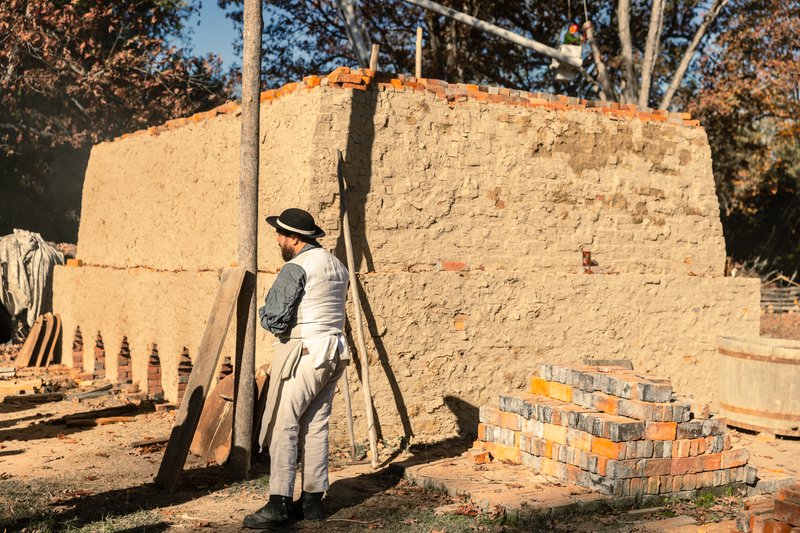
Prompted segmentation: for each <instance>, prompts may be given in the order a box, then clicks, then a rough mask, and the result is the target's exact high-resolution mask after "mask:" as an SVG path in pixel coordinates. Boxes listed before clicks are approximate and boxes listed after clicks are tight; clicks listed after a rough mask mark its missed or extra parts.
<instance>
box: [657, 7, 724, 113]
mask: <svg viewBox="0 0 800 533" xmlns="http://www.w3.org/2000/svg"><path fill="white" fill-rule="evenodd" d="M727 3H728V0H714V3H713V4H712V5H711V8H710V9H709V10H708V13H706V16H705V17H703V23H702V24H700V27H698V28H697V32H695V34H694V38H693V39H692V42H691V43H689V47H688V48H687V49H686V52H685V53H684V54H683V58H681V62H680V64H679V65H678V69H677V70H676V71H675V75H674V76H673V77H672V81H671V82H670V84H669V87H667V92H666V93H665V94H664V99H663V100H661V105H659V106H658V108H659V109H667V108H668V107H669V104H670V102H672V97H673V96H675V93H676V92H677V90H678V87H680V86H681V82H682V81H683V77H684V76H685V75H686V70H687V69H688V68H689V63H691V62H692V57H694V52H695V50H697V46H698V45H699V44H700V41H701V40H702V39H703V36H704V35H705V34H706V31H707V30H708V26H709V25H710V24H711V23H712V22H713V21H714V18H715V17H716V16H717V15H718V14H719V12H720V11H722V8H723V7H725V4H727Z"/></svg>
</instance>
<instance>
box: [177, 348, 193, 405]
mask: <svg viewBox="0 0 800 533" xmlns="http://www.w3.org/2000/svg"><path fill="white" fill-rule="evenodd" d="M191 374H192V358H191V357H189V350H188V349H187V348H186V347H184V348H183V351H182V352H181V360H180V362H179V363H178V405H180V403H181V401H183V393H184V392H186V385H188V384H189V376H190V375H191Z"/></svg>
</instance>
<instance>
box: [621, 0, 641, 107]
mask: <svg viewBox="0 0 800 533" xmlns="http://www.w3.org/2000/svg"><path fill="white" fill-rule="evenodd" d="M617 27H618V30H617V33H618V34H619V42H620V45H621V47H622V65H623V67H624V72H623V76H624V78H625V87H624V88H623V89H622V95H623V97H624V99H625V103H628V104H632V103H634V102H636V70H635V69H634V67H633V45H632V44H631V2H630V0H619V3H618V4H617Z"/></svg>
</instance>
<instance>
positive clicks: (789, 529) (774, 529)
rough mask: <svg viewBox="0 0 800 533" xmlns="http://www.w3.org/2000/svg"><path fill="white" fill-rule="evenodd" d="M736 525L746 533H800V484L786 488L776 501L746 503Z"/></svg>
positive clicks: (763, 500)
mask: <svg viewBox="0 0 800 533" xmlns="http://www.w3.org/2000/svg"><path fill="white" fill-rule="evenodd" d="M736 523H737V526H738V529H739V531H742V532H745V533H800V483H796V484H794V485H791V486H789V487H784V488H783V489H781V490H780V491H778V494H777V495H776V496H775V498H774V499H773V498H770V497H762V498H760V499H758V500H755V501H748V502H745V511H744V513H742V514H741V515H740V516H739V517H738V518H737V520H736Z"/></svg>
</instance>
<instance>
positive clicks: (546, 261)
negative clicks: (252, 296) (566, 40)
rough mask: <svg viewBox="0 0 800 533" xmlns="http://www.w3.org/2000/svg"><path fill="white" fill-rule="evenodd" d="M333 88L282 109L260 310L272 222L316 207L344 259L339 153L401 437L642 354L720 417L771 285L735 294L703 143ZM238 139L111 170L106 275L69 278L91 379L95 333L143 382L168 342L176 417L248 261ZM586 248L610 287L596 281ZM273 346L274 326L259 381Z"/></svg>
mask: <svg viewBox="0 0 800 533" xmlns="http://www.w3.org/2000/svg"><path fill="white" fill-rule="evenodd" d="M316 84H317V85H318V84H319V80H318V79H317V81H316ZM332 84H333V82H331V85H328V86H321V87H320V86H316V87H314V88H308V89H307V88H305V87H303V85H302V84H301V85H299V86H298V88H297V89H296V90H293V91H288V93H287V94H283V95H281V96H280V98H273V99H269V100H268V102H269V103H265V105H264V106H263V107H262V124H261V127H262V131H261V138H262V149H261V182H260V192H259V203H260V205H259V213H260V214H259V224H260V226H259V270H260V271H261V275H260V276H259V289H258V299H259V302H260V301H261V299H262V298H263V296H264V294H265V293H266V290H267V288H268V287H269V284H270V283H271V280H272V279H273V277H274V274H275V272H276V271H277V269H278V268H279V267H280V264H281V261H280V257H279V255H278V253H277V247H276V245H275V241H274V232H273V231H272V230H271V229H270V228H269V227H268V226H266V224H265V223H264V222H263V217H264V216H265V215H266V214H271V213H278V212H280V211H281V210H282V209H284V208H286V207H290V206H299V207H302V208H305V209H308V210H309V211H311V212H312V213H313V214H314V215H315V217H316V218H317V220H318V222H319V224H320V225H321V226H322V227H323V228H325V229H326V230H327V231H328V233H329V235H328V237H326V238H325V239H323V241H322V242H323V245H325V246H326V247H328V248H329V249H332V250H334V251H335V252H336V253H337V255H338V256H339V257H340V258H342V259H343V258H344V244H343V240H342V239H341V236H340V228H339V223H338V217H339V201H338V186H337V181H336V165H335V153H336V149H337V148H338V149H342V150H343V151H344V153H345V156H346V160H347V164H346V168H345V174H346V178H347V182H348V191H349V192H348V211H349V213H350V216H351V223H352V233H353V240H354V245H355V251H356V263H357V266H358V269H359V272H360V279H361V282H362V284H363V287H364V291H365V298H364V300H363V304H364V308H365V314H366V318H367V322H368V324H369V331H370V334H371V335H370V338H368V339H367V344H368V349H369V351H370V352H372V353H373V354H374V355H377V356H378V358H379V360H380V364H378V365H375V366H373V367H372V369H371V372H370V374H371V377H372V380H373V393H374V396H375V405H376V410H377V414H378V421H379V423H380V427H381V430H382V431H383V435H384V436H385V437H391V436H393V435H399V434H404V433H405V434H415V435H417V436H420V437H424V438H435V437H441V436H449V435H453V434H455V433H457V432H461V433H464V432H469V431H474V427H472V426H469V424H470V423H472V424H473V425H474V422H475V420H474V416H475V406H478V405H482V404H484V403H487V402H489V401H490V400H491V399H492V398H493V397H495V396H496V395H497V394H500V393H503V392H507V391H509V390H514V389H521V388H524V386H525V383H526V380H527V378H528V377H529V376H530V375H531V374H532V373H533V372H534V370H535V368H536V365H537V364H538V363H540V362H543V361H553V362H575V361H579V360H580V359H582V358H584V357H600V358H607V357H623V358H629V359H632V360H633V363H634V365H635V367H636V368H638V369H642V370H645V371H650V372H653V373H655V374H660V375H664V376H667V377H670V378H671V379H672V380H673V382H674V384H675V386H676V388H677V389H678V390H680V391H682V392H686V393H692V394H695V395H696V396H697V397H700V398H705V399H711V398H713V397H714V395H715V386H716V385H715V382H714V379H713V376H714V375H715V368H716V367H715V365H716V357H717V355H716V349H715V341H714V339H715V337H716V336H717V335H722V334H730V333H731V332H737V333H739V334H744V335H747V334H753V335H755V334H757V333H758V318H759V316H758V315H759V305H758V281H757V280H755V281H752V280H739V279H731V278H723V277H721V275H722V270H723V266H724V259H725V247H724V241H723V237H722V229H721V224H720V221H719V210H718V206H717V200H716V197H715V194H714V185H713V177H712V175H711V160H710V151H709V147H708V142H707V139H706V136H705V133H704V132H703V130H702V129H701V128H697V127H693V126H688V127H687V126H684V121H683V120H682V119H681V120H678V123H668V122H659V121H655V120H649V119H647V120H639V119H638V118H636V117H637V116H638V115H637V114H636V113H635V112H630V113H629V112H627V111H625V112H624V113H617V114H615V115H614V116H611V115H609V114H605V113H593V112H590V111H589V110H572V109H563V108H564V107H566V106H564V105H561V106H560V107H559V106H558V105H539V104H538V103H536V104H535V105H533V106H529V107H526V106H515V105H504V104H502V103H484V102H483V101H477V100H475V99H465V100H459V101H457V102H453V101H448V100H447V99H442V98H440V97H437V96H434V94H433V93H431V92H425V91H418V90H417V89H416V88H415V89H414V90H410V89H402V87H401V85H402V84H400V85H395V84H392V85H391V86H389V87H386V86H384V87H382V89H381V90H365V91H360V90H355V91H354V90H349V89H342V88H336V87H334V86H333V85H332ZM417 85H418V84H417ZM308 87H311V85H309V86H308ZM436 87H441V85H434V88H436ZM372 89H375V88H374V87H373V88H372ZM395 89H397V90H395ZM447 90H450V89H447ZM484 94H485V93H484ZM478 100H479V99H478ZM533 100H534V99H532V100H531V103H534V102H533ZM661 118H664V117H661ZM239 124H240V122H239V117H238V115H237V114H236V113H235V112H230V113H228V114H225V115H220V116H217V117H214V118H211V119H209V120H205V121H203V122H191V121H190V122H189V123H188V124H186V125H183V126H182V127H179V128H174V129H167V130H166V131H163V132H161V133H160V134H159V135H157V136H148V135H138V136H134V137H130V138H126V139H123V140H121V141H116V142H114V143H110V144H104V145H100V146H98V147H96V148H95V149H94V150H93V152H92V158H91V160H90V165H89V169H88V171H87V181H86V191H85V193H84V213H83V215H82V219H81V231H80V236H79V242H78V256H79V258H80V259H82V260H83V261H84V262H85V263H86V264H87V265H90V266H84V267H81V268H70V267H61V268H59V269H57V274H56V281H55V285H56V288H55V292H56V295H55V305H56V310H57V311H59V312H61V314H62V318H63V320H64V330H65V335H66V337H65V340H66V341H67V342H65V343H64V345H65V346H69V342H68V341H69V336H70V335H71V334H72V332H73V331H74V329H75V327H76V326H77V325H80V326H81V329H82V331H83V335H84V343H85V345H86V346H87V348H86V349H85V350H84V367H85V368H86V369H90V368H91V365H92V362H93V361H92V358H91V353H90V352H91V350H90V347H91V343H92V339H93V338H94V335H95V334H96V332H97V331H98V330H99V331H102V333H103V335H104V340H105V338H106V335H108V338H109V340H108V341H107V342H106V345H107V353H116V351H117V350H118V349H119V348H118V345H119V343H120V342H121V338H122V336H123V335H125V336H127V337H128V340H129V342H130V343H131V352H132V356H133V360H134V380H135V381H139V382H140V383H142V382H143V381H144V375H145V374H144V372H145V366H144V365H146V362H144V361H145V360H146V356H147V354H146V353H143V351H145V350H142V346H145V345H146V344H147V343H150V342H156V343H158V346H159V354H160V355H161V356H162V365H163V366H164V367H165V368H171V369H173V370H170V372H173V374H172V376H169V375H167V370H164V374H165V377H164V379H165V392H166V394H167V397H168V398H169V399H170V400H173V401H174V400H175V391H176V385H175V384H174V383H173V381H174V378H175V370H174V369H175V368H176V367H177V362H178V355H179V353H180V350H181V349H182V347H183V346H186V347H187V348H188V349H189V351H190V353H191V354H192V355H194V354H195V353H196V349H197V346H198V344H199V341H200V338H201V336H202V331H203V327H204V325H205V321H206V318H207V316H208V312H209V310H210V307H211V302H212V301H213V296H214V294H215V292H216V287H217V283H218V278H219V272H220V270H221V269H222V268H224V267H226V266H228V265H229V264H230V263H231V262H233V261H236V258H237V253H236V210H237V195H238V185H237V183H238V158H239V147H238V146H239V145H238V139H239V134H240V131H239V127H240V126H239ZM581 249H590V250H591V252H592V257H593V259H595V260H596V261H597V262H598V263H599V264H598V265H597V267H596V268H595V274H592V275H587V274H583V273H582V272H581V270H580V262H581ZM259 305H261V303H259ZM351 316H352V314H351ZM233 331H234V327H233V325H232V327H231V330H230V333H229V337H228V341H227V342H226V347H225V349H224V350H223V351H224V353H233V352H232V346H233V345H232V339H233V335H232V333H233ZM270 342H271V340H270V338H269V336H268V335H267V334H266V332H264V331H263V330H260V331H259V337H258V348H257V359H258V361H259V362H262V361H266V360H267V359H268V356H269V351H270ZM139 353H141V354H142V355H141V356H139V355H137V354H139ZM64 356H65V357H64V359H65V360H66V361H69V360H70V358H69V354H68V353H65V354H64ZM165 358H170V359H169V360H168V361H167V362H164V361H165ZM110 359H112V358H109V357H107V360H110ZM110 371H111V373H110V375H114V374H113V369H110ZM356 376H357V373H356V372H354V371H351V372H350V379H351V383H352V386H351V391H352V392H353V401H354V410H355V413H356V415H357V417H358V419H357V425H356V429H357V432H358V434H359V437H360V438H361V437H364V424H363V419H362V418H361V415H360V414H361V413H363V407H362V406H361V394H360V393H357V392H358V390H359V389H358V384H357V377H356ZM337 402H338V405H337V407H336V409H337V412H338V414H337V416H336V417H335V420H334V422H333V424H334V428H335V431H334V434H333V436H334V438H336V439H339V440H343V439H344V438H345V435H346V433H345V426H344V418H343V415H342V413H343V411H342V402H341V401H340V400H337ZM459 416H460V417H461V419H462V421H461V424H462V425H461V426H459V425H458V417H459ZM464 424H467V425H464Z"/></svg>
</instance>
